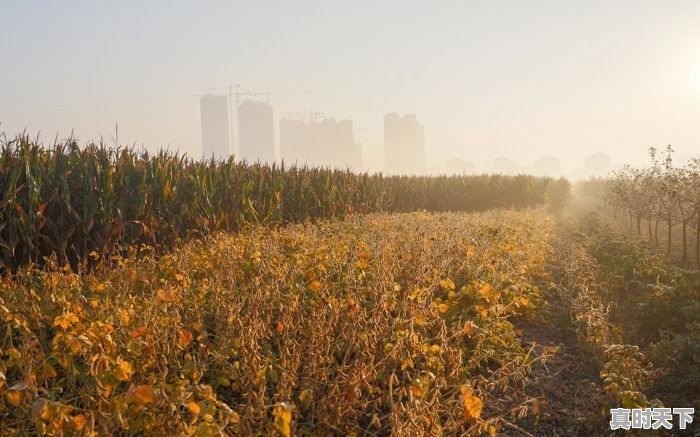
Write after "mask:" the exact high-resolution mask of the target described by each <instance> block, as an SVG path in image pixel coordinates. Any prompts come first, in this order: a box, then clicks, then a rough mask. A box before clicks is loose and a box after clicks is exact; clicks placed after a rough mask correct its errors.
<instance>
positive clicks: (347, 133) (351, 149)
mask: <svg viewBox="0 0 700 437" xmlns="http://www.w3.org/2000/svg"><path fill="white" fill-rule="evenodd" d="M280 152H281V154H282V159H283V160H284V162H285V163H287V164H297V165H309V166H329V167H335V168H346V167H350V168H352V169H359V168H360V166H361V165H362V156H361V147H360V145H359V144H357V143H355V140H354V135H353V128H352V121H351V120H340V121H337V120H335V119H334V118H326V119H324V120H321V121H316V120H311V121H309V122H305V121H303V120H287V119H282V120H280Z"/></svg>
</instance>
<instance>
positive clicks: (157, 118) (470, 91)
mask: <svg viewBox="0 0 700 437" xmlns="http://www.w3.org/2000/svg"><path fill="white" fill-rule="evenodd" d="M0 17H1V18H2V26H0V56H1V57H2V68H0V122H2V125H1V126H0V130H5V131H6V132H7V133H16V132H18V131H21V130H22V129H24V128H27V129H28V131H29V132H31V133H33V134H35V133H36V132H37V131H38V130H41V131H42V132H43V133H42V138H43V139H44V140H45V141H52V140H53V137H54V136H55V134H56V132H58V133H59V136H67V135H68V134H69V133H70V131H71V129H74V130H75V133H76V135H77V136H78V137H79V138H80V139H82V140H87V139H92V138H98V137H99V135H100V134H102V135H104V137H105V138H109V137H110V136H111V135H113V132H114V124H115V122H118V123H119V129H120V140H122V142H137V143H138V144H141V143H143V144H145V145H146V146H147V147H149V148H152V149H155V148H157V147H159V146H167V145H170V146H171V147H175V148H177V147H179V148H180V150H183V151H186V152H188V153H190V154H193V155H194V156H197V157H198V156H200V154H201V149H200V147H201V138H200V118H199V101H198V98H197V97H192V96H188V94H193V93H197V92H200V90H201V89H203V88H209V87H215V86H220V85H226V84H228V83H229V82H233V83H238V84H241V86H242V87H243V88H244V89H246V90H251V91H265V90H267V89H269V90H271V91H296V90H307V89H313V90H316V92H315V93H313V94H301V95H280V96H273V98H272V100H271V102H272V104H273V105H274V106H275V110H276V112H277V113H278V114H280V113H283V112H288V111H308V110H309V109H315V110H317V111H321V112H324V113H328V114H331V115H335V116H337V117H344V118H351V119H353V120H354V122H355V127H356V129H357V130H358V131H357V136H358V137H359V140H360V141H361V142H362V143H363V146H364V154H365V158H366V159H367V160H368V161H369V164H371V165H372V166H373V167H376V166H379V165H381V164H382V156H383V144H382V143H383V140H382V138H383V134H382V116H383V115H384V114H385V113H387V112H392V111H398V112H401V113H404V112H412V113H416V114H417V115H418V117H419V119H420V120H421V121H422V122H423V124H424V125H425V128H426V138H427V143H428V153H429V162H432V163H438V162H442V161H444V160H446V159H448V158H451V157H461V158H463V159H466V160H469V161H472V162H475V163H477V164H479V163H482V162H485V161H489V160H491V159H493V158H496V157H498V156H501V155H506V156H509V157H511V158H512V159H515V160H517V161H520V162H521V163H523V164H525V163H528V162H530V161H533V160H534V159H536V158H538V157H540V156H542V155H546V154H552V155H556V156H559V157H560V158H561V159H562V162H563V163H564V165H565V167H568V168H569V169H571V170H573V169H574V167H576V166H578V165H579V164H578V162H580V160H581V159H582V158H583V157H584V156H586V155H589V154H592V153H594V152H604V153H608V154H610V155H611V156H612V157H613V160H614V161H615V162H621V161H630V160H631V161H640V160H643V159H644V154H645V153H646V148H647V147H648V146H649V145H652V144H657V145H664V144H668V143H670V144H673V145H674V146H675V148H676V149H677V150H678V152H679V153H680V154H693V153H699V152H700V24H699V23H700V1H694V0H693V1H690V0H689V1H672V0H671V1H661V0H654V1H641V0H634V1H632V0H630V1H621V0H620V1H590V0H587V1H583V0H582V1H565V0H554V1H520V0H518V1H493V0H491V1H483V2H482V1H480V2H477V1H464V0H462V1H446V0H440V1H435V2H427V1H403V2H402V1H377V0H373V1H330V0H326V1H316V2H314V1H297V0H295V1H278V2H275V1H262V0H256V1H245V2H244V1H230V0H229V1H221V2H215V1H209V2H201V1H189V2H174V1H119V2H117V1H113V2H107V1H90V2H88V1H15V0H0Z"/></svg>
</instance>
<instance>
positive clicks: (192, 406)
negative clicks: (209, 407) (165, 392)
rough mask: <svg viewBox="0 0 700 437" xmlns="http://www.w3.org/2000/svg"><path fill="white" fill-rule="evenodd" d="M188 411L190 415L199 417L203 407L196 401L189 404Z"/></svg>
mask: <svg viewBox="0 0 700 437" xmlns="http://www.w3.org/2000/svg"><path fill="white" fill-rule="evenodd" d="M187 409H188V410H190V413H192V414H194V415H195V416H197V415H198V414H199V412H200V411H202V407H200V406H199V404H198V403H197V402H195V401H189V402H187Z"/></svg>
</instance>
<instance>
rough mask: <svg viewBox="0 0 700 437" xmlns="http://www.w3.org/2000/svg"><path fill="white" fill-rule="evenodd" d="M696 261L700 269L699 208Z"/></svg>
mask: <svg viewBox="0 0 700 437" xmlns="http://www.w3.org/2000/svg"><path fill="white" fill-rule="evenodd" d="M695 261H697V263H698V268H699V269H700V209H699V210H698V223H697V227H696V228H695Z"/></svg>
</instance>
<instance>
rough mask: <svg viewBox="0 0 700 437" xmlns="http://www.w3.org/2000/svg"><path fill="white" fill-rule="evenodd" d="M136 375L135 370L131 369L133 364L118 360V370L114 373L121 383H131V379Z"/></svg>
mask: <svg viewBox="0 0 700 437" xmlns="http://www.w3.org/2000/svg"><path fill="white" fill-rule="evenodd" d="M133 374H134V369H133V368H132V367H131V363H129V362H128V361H125V360H122V359H121V358H117V368H116V369H115V371H114V376H115V377H116V378H117V379H118V380H119V381H131V377H132V376H133Z"/></svg>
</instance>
